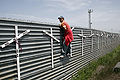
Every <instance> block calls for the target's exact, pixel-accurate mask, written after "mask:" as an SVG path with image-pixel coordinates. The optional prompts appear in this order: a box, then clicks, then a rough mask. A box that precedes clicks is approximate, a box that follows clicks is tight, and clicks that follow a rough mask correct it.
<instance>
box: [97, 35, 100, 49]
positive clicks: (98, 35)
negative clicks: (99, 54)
mask: <svg viewBox="0 0 120 80" xmlns="http://www.w3.org/2000/svg"><path fill="white" fill-rule="evenodd" d="M97 37H98V49H99V43H100V41H99V34H98V36H97Z"/></svg>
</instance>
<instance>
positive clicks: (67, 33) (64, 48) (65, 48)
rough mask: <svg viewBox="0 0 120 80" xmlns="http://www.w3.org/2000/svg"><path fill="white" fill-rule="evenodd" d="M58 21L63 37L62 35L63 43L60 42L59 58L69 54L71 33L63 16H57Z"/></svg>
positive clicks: (71, 39)
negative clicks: (62, 30)
mask: <svg viewBox="0 0 120 80" xmlns="http://www.w3.org/2000/svg"><path fill="white" fill-rule="evenodd" d="M58 19H59V21H60V23H61V24H60V28H63V29H64V30H65V31H64V37H63V44H62V51H61V52H62V53H61V56H60V57H61V58H63V57H64V56H70V54H71V50H70V49H71V42H72V41H73V33H72V30H71V28H70V26H69V24H68V23H67V22H66V21H65V20H64V17H63V16H60V17H58Z"/></svg>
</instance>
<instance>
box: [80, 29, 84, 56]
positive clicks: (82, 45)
mask: <svg viewBox="0 0 120 80" xmlns="http://www.w3.org/2000/svg"><path fill="white" fill-rule="evenodd" d="M81 33H82V35H83V30H81ZM83 42H84V39H83V36H82V56H83V46H84V45H83V44H84V43H83Z"/></svg>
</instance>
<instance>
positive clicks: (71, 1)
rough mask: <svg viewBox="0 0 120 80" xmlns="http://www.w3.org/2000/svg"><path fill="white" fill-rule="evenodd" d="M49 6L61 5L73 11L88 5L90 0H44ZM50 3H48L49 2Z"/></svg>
mask: <svg viewBox="0 0 120 80" xmlns="http://www.w3.org/2000/svg"><path fill="white" fill-rule="evenodd" d="M45 1H46V2H47V3H48V4H47V5H48V6H50V7H61V8H63V9H66V10H69V11H74V10H79V9H81V8H82V7H85V6H88V5H89V4H90V3H91V0H45ZM49 3H50V4H49Z"/></svg>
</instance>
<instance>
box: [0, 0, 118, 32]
mask: <svg viewBox="0 0 120 80" xmlns="http://www.w3.org/2000/svg"><path fill="white" fill-rule="evenodd" d="M88 9H93V13H92V23H93V24H92V28H94V29H99V30H104V31H112V32H120V0H0V17H6V18H15V19H23V20H31V21H32V20H33V21H39V22H48V23H57V24H59V22H58V19H57V17H58V16H60V15H62V16H64V17H65V20H66V21H67V22H68V23H69V24H70V25H72V26H74V25H75V26H80V27H88Z"/></svg>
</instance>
